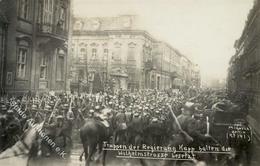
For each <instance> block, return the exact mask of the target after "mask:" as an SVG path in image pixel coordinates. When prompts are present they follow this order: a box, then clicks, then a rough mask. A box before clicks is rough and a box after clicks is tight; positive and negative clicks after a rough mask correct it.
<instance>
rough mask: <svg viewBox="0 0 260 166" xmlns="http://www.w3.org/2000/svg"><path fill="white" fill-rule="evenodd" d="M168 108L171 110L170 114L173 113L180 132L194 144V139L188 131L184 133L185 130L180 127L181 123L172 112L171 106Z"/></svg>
mask: <svg viewBox="0 0 260 166" xmlns="http://www.w3.org/2000/svg"><path fill="white" fill-rule="evenodd" d="M168 107H169V109H170V112H171V114H172V116H173V118H174V120H175V122H176V124H177V127H178V130H179V131H180V132H181V133H182V134H184V136H185V139H186V140H187V141H188V142H192V141H193V138H192V137H191V136H190V135H189V134H188V133H187V132H186V131H184V130H183V129H182V128H181V125H180V123H179V121H178V119H177V117H176V115H175V114H174V112H173V110H172V107H171V106H170V105H168Z"/></svg>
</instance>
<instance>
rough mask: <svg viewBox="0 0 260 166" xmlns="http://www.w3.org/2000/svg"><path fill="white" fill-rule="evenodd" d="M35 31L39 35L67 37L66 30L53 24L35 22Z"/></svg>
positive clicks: (64, 38) (62, 38)
mask: <svg viewBox="0 0 260 166" xmlns="http://www.w3.org/2000/svg"><path fill="white" fill-rule="evenodd" d="M37 32H38V34H39V35H41V36H49V37H55V38H57V39H61V40H66V39H68V31H67V30H64V29H63V28H61V26H58V25H54V24H37Z"/></svg>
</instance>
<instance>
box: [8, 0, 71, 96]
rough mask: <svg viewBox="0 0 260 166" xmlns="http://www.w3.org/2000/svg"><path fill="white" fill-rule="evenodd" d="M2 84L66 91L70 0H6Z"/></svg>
mask: <svg viewBox="0 0 260 166" xmlns="http://www.w3.org/2000/svg"><path fill="white" fill-rule="evenodd" d="M6 3H7V6H8V9H7V11H6V16H7V19H8V22H9V24H8V32H7V50H6V54H7V55H8V56H7V57H6V61H5V68H4V88H5V90H6V91H7V92H11V93H12V92H16V93H19V92H21V93H24V92H27V91H29V90H30V91H32V92H44V91H50V90H53V91H65V90H66V79H67V78H66V72H67V57H68V53H67V52H68V49H67V41H68V30H69V17H70V11H71V10H70V0H8V1H7V2H6Z"/></svg>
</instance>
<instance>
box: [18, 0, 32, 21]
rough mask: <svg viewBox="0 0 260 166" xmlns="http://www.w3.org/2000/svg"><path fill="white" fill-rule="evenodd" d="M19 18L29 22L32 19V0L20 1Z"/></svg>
mask: <svg viewBox="0 0 260 166" xmlns="http://www.w3.org/2000/svg"><path fill="white" fill-rule="evenodd" d="M17 4H18V8H17V10H18V12H17V14H18V16H19V17H21V18H23V19H25V20H29V19H30V0H19V1H18V3H17Z"/></svg>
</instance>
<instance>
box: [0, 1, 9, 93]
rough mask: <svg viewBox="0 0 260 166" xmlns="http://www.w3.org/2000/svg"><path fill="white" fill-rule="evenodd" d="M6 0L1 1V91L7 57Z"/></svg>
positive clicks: (0, 89)
mask: <svg viewBox="0 0 260 166" xmlns="http://www.w3.org/2000/svg"><path fill="white" fill-rule="evenodd" d="M6 7H7V6H6V0H5V1H4V0H3V1H0V93H1V92H3V91H4V90H3V87H4V86H3V85H4V82H3V78H4V77H3V75H4V64H5V63H4V62H5V59H6V35H7V27H8V20H7V18H6V13H5V10H6Z"/></svg>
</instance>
